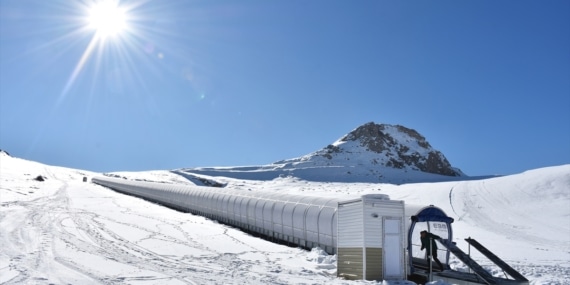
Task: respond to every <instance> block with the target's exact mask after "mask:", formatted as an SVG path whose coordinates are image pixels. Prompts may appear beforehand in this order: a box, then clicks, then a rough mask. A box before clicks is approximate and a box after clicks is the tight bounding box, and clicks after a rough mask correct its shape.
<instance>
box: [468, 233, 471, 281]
mask: <svg viewBox="0 0 570 285" xmlns="http://www.w3.org/2000/svg"><path fill="white" fill-rule="evenodd" d="M469 239H471V237H469ZM467 256H469V257H471V244H470V243H467ZM467 267H468V268H469V271H468V272H469V273H471V267H469V266H467Z"/></svg>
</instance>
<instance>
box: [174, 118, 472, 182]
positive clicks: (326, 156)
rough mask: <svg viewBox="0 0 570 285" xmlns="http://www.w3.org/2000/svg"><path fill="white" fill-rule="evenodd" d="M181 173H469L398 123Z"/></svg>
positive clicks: (444, 176) (438, 177)
mask: <svg viewBox="0 0 570 285" xmlns="http://www.w3.org/2000/svg"><path fill="white" fill-rule="evenodd" d="M179 174H183V175H186V176H187V177H188V178H191V177H192V176H193V175H207V176H222V177H232V178H236V179H248V180H272V179H275V178H277V177H296V178H300V179H303V180H308V181H320V182H382V183H394V184H403V183H414V182H440V181H458V180H465V179H480V178H481V177H471V178H468V177H467V176H466V175H465V174H464V173H463V172H461V170H459V169H458V168H456V167H453V166H451V164H450V163H449V161H448V160H447V159H446V158H445V156H444V155H443V153H441V152H440V151H438V150H436V149H434V148H433V147H432V146H431V145H430V144H429V142H427V140H426V139H425V138H424V137H423V136H422V135H420V134H419V133H418V132H417V131H415V130H412V129H409V128H406V127H404V126H400V125H387V124H375V123H373V122H370V123H367V124H364V125H362V126H359V127H357V128H356V129H354V130H352V131H351V132H349V133H348V134H346V135H344V136H342V137H341V138H340V139H338V140H337V141H335V142H334V143H332V144H330V145H328V146H326V147H324V148H322V149H320V150H317V151H315V152H313V153H310V154H308V155H304V156H301V157H298V158H293V159H286V160H282V161H278V162H275V163H272V164H269V165H262V166H246V167H208V168H205V167H200V168H186V169H181V170H179Z"/></svg>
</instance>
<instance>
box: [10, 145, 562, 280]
mask: <svg viewBox="0 0 570 285" xmlns="http://www.w3.org/2000/svg"><path fill="white" fill-rule="evenodd" d="M307 171H308V170H307ZM115 174H117V175H120V176H124V177H128V178H129V179H141V180H148V181H157V182H164V183H184V184H193V183H192V182H191V181H190V180H189V179H186V178H185V177H183V176H181V175H179V174H176V173H174V172H170V171H160V170H158V171H148V172H117V173H115ZM250 174H251V173H250ZM38 175H43V176H44V177H46V178H47V179H46V180H45V181H43V182H40V181H36V180H35V179H34V178H36V177H37V176H38ZM97 175H100V174H99V173H92V172H88V171H84V170H77V169H68V168H63V167H56V166H49V165H44V164H40V163H37V162H33V161H27V160H22V159H19V158H14V157H10V156H8V155H7V154H5V153H0V206H1V207H0V243H1V245H2V250H1V251H0V284H137V285H138V284H385V285H395V284H398V285H399V284H402V285H409V284H414V283H412V282H409V281H382V282H373V281H347V280H341V279H339V278H337V277H336V256H334V255H327V254H326V253H325V252H324V251H322V250H321V249H318V248H314V249H312V250H311V251H306V250H302V249H298V248H292V247H287V246H284V245H279V244H275V243H271V242H269V241H266V240H263V239H259V238H256V237H253V236H251V235H249V234H246V233H244V232H242V231H239V230H238V229H235V228H232V227H229V226H225V225H222V224H219V223H217V222H216V221H212V220H209V219H206V218H203V217H200V216H196V215H192V214H188V213H182V212H178V211H175V210H171V209H168V208H165V207H162V206H159V205H156V204H153V203H151V202H148V201H144V200H142V199H139V198H136V197H132V196H127V195H123V194H120V193H117V192H114V191H112V190H109V189H106V188H104V187H100V186H97V185H94V184H92V183H88V182H83V181H82V180H83V177H93V176H97ZM408 175H413V173H412V172H409V173H408ZM209 179H212V180H214V181H217V182H219V183H222V184H223V185H226V186H225V187H226V188H228V189H236V190H247V191H257V190H264V191H282V192H287V193H297V194H306V195H322V196H325V195H326V196H329V197H333V196H334V197H343V196H346V195H360V194H387V195H389V196H390V197H391V199H398V200H400V199H401V200H405V201H406V203H410V204H423V205H429V204H433V205H436V206H438V207H439V208H441V209H443V210H444V211H445V212H446V213H447V214H448V215H449V216H451V217H453V218H454V219H455V222H454V223H453V229H454V241H455V242H457V245H458V246H459V247H460V248H462V249H463V250H465V251H467V243H466V242H465V241H464V240H463V239H465V238H467V237H473V238H475V239H477V240H478V241H479V242H481V243H482V244H483V245H485V246H486V247H487V248H489V249H490V250H491V251H493V252H494V253H495V254H497V255H498V256H499V257H501V258H502V259H503V260H505V261H506V262H507V263H509V264H510V265H511V266H512V267H514V268H515V269H516V270H518V271H519V272H521V273H522V274H523V275H524V276H525V277H527V278H528V279H529V280H530V283H531V284H570V165H561V166H553V167H548V168H541V169H535V170H529V171H527V172H524V173H520V174H516V175H510V176H504V177H494V178H488V179H481V180H461V181H448V182H431V183H411V184H401V185H394V184H379V183H343V182H319V181H315V180H316V179H315V180H310V181H309V180H304V179H299V178H294V177H280V178H276V179H272V180H247V179H238V178H235V177H234V178H231V177H222V176H216V177H209ZM472 257H473V258H474V259H475V260H476V261H477V262H479V263H480V264H482V265H483V266H484V267H485V268H486V269H488V270H489V271H490V272H491V273H492V274H493V275H496V276H503V275H502V274H503V273H502V272H501V271H500V269H498V268H496V267H494V265H492V263H491V262H488V261H486V259H485V258H484V257H483V256H481V255H477V254H476V252H474V251H472ZM451 266H452V268H454V269H456V270H465V271H467V268H466V267H465V266H464V265H463V264H461V262H459V261H458V260H457V259H453V258H452V261H451ZM430 284H437V285H447V283H445V282H443V281H441V280H439V281H437V280H436V281H434V282H431V283H430Z"/></svg>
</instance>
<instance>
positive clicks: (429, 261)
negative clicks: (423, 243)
mask: <svg viewBox="0 0 570 285" xmlns="http://www.w3.org/2000/svg"><path fill="white" fill-rule="evenodd" d="M432 242H433V239H432V238H430V239H429V244H428V245H429V247H428V248H429V250H428V266H429V282H432V281H433V266H432V262H431V255H432V250H433V248H432V245H433V244H432Z"/></svg>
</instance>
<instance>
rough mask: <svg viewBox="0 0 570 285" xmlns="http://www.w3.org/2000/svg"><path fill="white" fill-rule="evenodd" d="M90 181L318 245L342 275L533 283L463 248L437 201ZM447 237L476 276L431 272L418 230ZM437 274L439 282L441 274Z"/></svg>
mask: <svg viewBox="0 0 570 285" xmlns="http://www.w3.org/2000/svg"><path fill="white" fill-rule="evenodd" d="M92 182H93V183H95V184H98V185H101V186H104V187H108V188H111V189H113V190H115V191H118V192H121V193H125V194H128V195H132V196H136V197H140V198H144V199H146V200H149V201H153V202H156V203H159V204H162V205H164V206H167V207H170V208H174V209H177V210H181V211H184V212H190V213H193V214H196V215H201V216H204V217H207V218H210V219H213V220H217V221H219V222H221V223H224V224H227V225H230V226H234V227H237V228H240V229H242V230H244V231H246V232H249V233H252V234H254V235H257V236H260V237H263V238H266V239H268V240H271V241H274V242H279V243H284V244H287V245H294V246H299V247H302V248H313V247H317V246H318V247H320V248H322V249H323V250H325V251H326V252H327V253H329V254H337V255H338V257H337V263H338V265H337V275H338V276H339V277H342V278H345V279H353V280H359V279H360V280H362V279H364V280H402V279H406V278H407V279H409V280H411V281H415V282H417V283H420V284H424V283H426V282H427V281H428V280H445V281H448V282H450V283H452V284H469V285H471V284H489V285H490V284H505V285H507V284H508V285H511V284H513V285H519V284H520V285H527V284H528V280H527V279H525V278H524V277H523V276H522V275H520V274H519V273H518V272H516V271H515V270H514V269H512V268H511V267H510V266H508V265H507V264H506V263H504V262H503V261H502V260H500V259H499V258H498V257H496V256H495V255H494V254H493V253H491V252H490V251H489V250H488V249H486V248H484V247H483V246H482V245H481V244H479V243H478V242H477V241H475V240H474V239H471V238H469V239H466V241H467V242H468V243H469V245H470V246H472V247H474V248H475V249H478V250H479V251H480V252H481V253H483V254H484V255H485V256H487V257H488V258H489V259H490V260H492V261H493V262H495V264H497V265H498V266H499V267H500V268H502V269H503V271H504V272H505V273H508V274H509V275H510V276H512V277H513V279H504V278H496V277H493V276H491V275H490V274H489V273H488V272H487V271H486V270H485V269H483V268H482V267H481V266H480V265H478V264H477V263H476V262H475V261H474V260H472V259H471V258H470V257H469V255H467V254H465V253H464V252H463V251H461V250H460V249H459V248H458V247H457V246H455V243H453V242H451V241H452V240H453V231H452V226H451V224H452V223H453V218H451V217H449V216H447V215H446V214H445V212H444V211H443V210H441V209H439V208H437V207H435V206H427V207H426V206H417V205H405V203H404V201H398V200H391V199H390V198H389V197H388V196H387V195H383V194H367V195H362V196H353V197H347V198H334V197H314V196H305V195H296V194H288V193H280V192H267V191H238V190H231V189H221V188H213V187H204V186H189V185H176V184H166V183H156V182H148V181H131V180H126V179H119V178H113V177H107V176H99V177H94V178H93V179H92ZM422 230H427V231H429V232H431V233H434V234H436V235H438V236H440V237H441V238H442V240H441V242H440V243H439V244H440V245H441V246H440V247H439V253H438V256H439V259H440V260H441V262H442V263H443V264H444V266H445V267H447V268H448V264H449V258H450V254H454V255H455V256H456V257H457V258H458V259H460V260H461V261H462V262H463V263H465V264H466V265H467V266H468V267H469V268H471V270H472V271H473V273H468V272H457V271H453V270H446V271H443V272H431V273H430V271H429V270H428V269H429V263H428V262H427V260H426V258H425V250H424V251H421V250H420V247H421V243H420V239H419V233H420V231H422ZM436 278H437V279H436Z"/></svg>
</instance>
